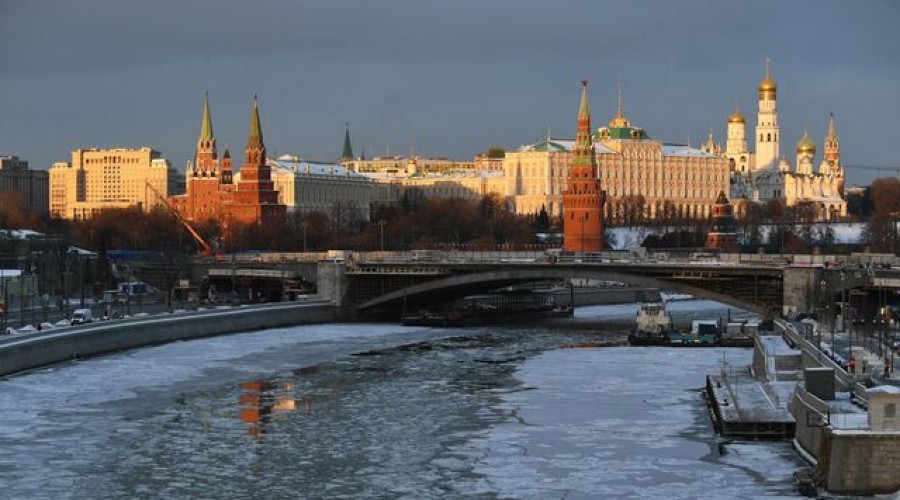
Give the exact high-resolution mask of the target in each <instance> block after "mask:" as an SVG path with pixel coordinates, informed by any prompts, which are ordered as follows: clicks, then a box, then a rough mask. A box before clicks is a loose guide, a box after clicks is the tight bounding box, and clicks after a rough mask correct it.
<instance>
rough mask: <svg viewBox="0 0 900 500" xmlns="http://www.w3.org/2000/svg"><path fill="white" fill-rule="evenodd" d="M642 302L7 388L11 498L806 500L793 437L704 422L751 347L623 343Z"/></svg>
mask: <svg viewBox="0 0 900 500" xmlns="http://www.w3.org/2000/svg"><path fill="white" fill-rule="evenodd" d="M716 307H717V306H714V305H712V304H710V303H706V302H704V301H691V302H688V303H683V304H673V309H675V315H676V322H677V321H678V315H679V314H681V315H682V316H683V317H688V316H689V315H690V314H700V315H703V314H706V315H707V317H709V315H710V313H715V314H719V313H721V314H722V315H724V312H722V311H721V310H718V309H715V308H716ZM698 310H699V311H700V312H698ZM633 311H634V309H633V308H628V307H624V308H623V307H618V308H615V307H590V308H581V309H579V310H578V311H576V318H575V319H574V320H568V321H561V322H557V323H552V324H545V325H535V326H524V327H523V326H519V327H501V328H497V327H492V328H467V329H428V328H413V327H401V326H396V325H384V324H378V325H374V324H333V325H318V326H302V327H297V328H288V329H278V330H268V331H263V332H253V333H246V334H240V335H232V336H227V337H218V338H210V339H202V340H196V341H191V342H180V343H175V344H169V345H164V346H159V347H152V348H147V349H141V350H135V351H129V352H125V353H120V354H115V355H111V356H105V357H101V358H94V359H89V360H85V361H81V362H77V363H68V364H62V365H57V366H54V367H52V368H48V369H45V370H40V371H36V372H32V373H28V374H24V375H20V376H16V377H10V378H7V379H0V498H15V499H18V498H67V497H68V498H411V499H412V498H415V499H419V498H460V497H466V498H472V497H475V498H661V497H664V498H726V497H727V498H756V497H775V496H784V497H793V496H795V494H794V491H793V488H792V485H791V482H790V476H791V473H792V472H793V471H794V470H795V469H797V468H798V467H801V466H802V465H803V463H802V462H801V461H800V460H799V459H798V458H797V456H796V454H795V453H794V452H793V450H792V449H791V448H790V446H789V445H788V444H787V443H721V442H719V441H718V440H717V439H716V437H715V435H714V433H713V430H712V428H711V426H710V424H709V421H708V418H707V416H706V410H705V407H704V404H703V400H702V398H701V395H700V388H701V387H702V385H703V383H704V376H705V375H706V374H707V373H711V372H714V371H716V370H718V369H719V367H720V365H721V363H722V362H723V359H727V361H728V362H731V363H736V364H741V363H747V362H748V361H749V357H750V351H749V350H741V349H730V350H727V351H726V350H722V349H666V348H631V347H623V346H620V345H618V344H619V343H620V341H621V339H622V337H623V328H622V327H623V326H624V325H628V324H629V322H630V321H631V320H632V319H633ZM598 321H602V322H603V325H602V326H592V325H596V323H597V322H598Z"/></svg>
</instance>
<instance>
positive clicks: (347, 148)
mask: <svg viewBox="0 0 900 500" xmlns="http://www.w3.org/2000/svg"><path fill="white" fill-rule="evenodd" d="M344 125H345V129H344V151H343V152H342V153H341V160H352V159H353V146H351V145H350V124H349V123H345V124H344Z"/></svg>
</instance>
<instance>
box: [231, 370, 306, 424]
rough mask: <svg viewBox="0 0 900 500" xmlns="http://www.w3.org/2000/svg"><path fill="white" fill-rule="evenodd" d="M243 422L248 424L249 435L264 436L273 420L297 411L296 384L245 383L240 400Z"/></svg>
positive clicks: (242, 386) (242, 385) (256, 381)
mask: <svg viewBox="0 0 900 500" xmlns="http://www.w3.org/2000/svg"><path fill="white" fill-rule="evenodd" d="M238 407H239V409H240V416H241V421H242V422H244V423H245V424H247V426H248V427H247V435H249V436H254V437H257V436H262V435H263V434H265V433H266V427H267V426H268V425H269V423H270V422H271V421H272V419H273V418H278V415H279V414H281V413H284V412H295V411H297V400H296V399H295V398H294V384H293V383H291V382H288V381H285V382H279V383H271V382H263V381H261V380H254V381H250V382H243V383H242V384H241V394H240V396H239V398H238Z"/></svg>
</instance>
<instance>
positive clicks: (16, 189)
mask: <svg viewBox="0 0 900 500" xmlns="http://www.w3.org/2000/svg"><path fill="white" fill-rule="evenodd" d="M49 193H50V187H49V174H48V173H47V171H46V170H29V168H28V162H27V161H24V160H20V159H19V157H18V156H7V155H0V203H16V204H17V206H16V207H15V208H17V209H21V210H25V211H27V212H29V213H32V214H35V215H37V216H38V217H45V216H46V215H47V213H48V209H49V202H48V200H49ZM0 208H4V207H0ZM10 208H12V207H10Z"/></svg>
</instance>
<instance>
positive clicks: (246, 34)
mask: <svg viewBox="0 0 900 500" xmlns="http://www.w3.org/2000/svg"><path fill="white" fill-rule="evenodd" d="M898 24H900V5H898V4H896V3H895V2H891V1H872V2H866V3H863V4H854V3H850V2H840V1H822V2H819V1H816V2H813V1H797V2H778V1H759V2H737V1H721V2H711V1H686V2H678V3H672V2H668V1H664V0H656V1H646V2H637V3H627V4H623V3H621V2H616V3H614V2H601V3H594V2H590V3H589V2H575V1H561V2H538V1H533V0H522V1H516V2H512V1H509V2H506V1H495V2H477V1H475V0H461V1H456V2H452V3H439V2H422V1H420V0H387V1H384V2H367V1H365V0H353V1H351V0H347V1H341V0H337V1H334V0H332V1H325V0H320V1H315V0H313V1H309V2H300V3H295V2H290V1H287V0H270V1H262V2H257V3H254V4H247V3H246V2H241V1H238V0H219V1H212V0H196V1H192V2H180V1H177V0H159V1H155V2H143V3H139V2H121V1H119V0H82V1H80V2H77V3H73V2H65V1H61V0H48V1H45V2H28V1H25V0H6V1H4V2H3V5H2V6H0V31H2V32H3V33H4V43H3V44H0V67H3V69H4V71H3V72H2V73H0V116H2V119H0V154H12V155H18V156H19V157H20V158H22V159H24V160H27V161H29V163H30V165H31V167H32V168H39V169H47V168H49V167H50V165H51V164H52V163H53V162H54V161H65V160H66V159H67V158H68V157H69V155H70V152H71V151H72V150H73V149H76V148H89V147H98V148H110V147H140V146H149V147H152V148H154V149H156V150H159V151H160V152H161V153H162V155H163V156H164V157H165V158H167V159H168V160H170V161H171V162H172V165H173V166H175V167H176V168H177V169H178V170H180V171H184V165H185V162H186V161H187V160H188V159H190V158H191V157H192V156H193V152H194V148H195V146H196V140H197V136H198V134H199V132H200V118H201V112H202V106H203V96H204V92H206V91H207V90H208V91H209V94H210V105H211V109H212V120H213V125H214V127H215V130H216V137H217V139H218V140H219V145H220V148H221V149H224V147H225V146H226V145H228V146H229V147H230V149H231V151H232V153H235V152H236V151H237V152H239V151H241V150H243V147H244V141H245V139H246V137H247V128H248V126H249V123H248V120H247V116H248V112H249V110H250V108H251V106H252V96H253V95H254V94H258V95H259V106H260V113H261V115H262V116H261V117H262V126H263V129H264V133H265V135H266V145H267V147H268V151H269V155H270V156H272V157H276V156H278V155H281V154H297V155H300V156H302V157H304V158H308V159H318V160H337V159H339V158H340V155H341V152H342V147H343V139H344V127H345V123H346V122H349V124H350V135H351V139H352V141H353V149H354V152H355V153H356V154H357V155H359V154H361V153H363V152H364V153H365V154H366V155H367V156H375V155H384V154H386V153H390V154H395V155H407V154H409V152H410V151H411V150H414V151H415V152H416V154H421V155H423V156H445V157H449V158H456V159H466V158H471V157H472V156H473V155H475V154H477V153H479V152H481V151H484V150H486V149H487V148H488V147H490V146H494V145H498V146H501V147H504V148H507V149H512V148H516V147H518V146H520V145H522V144H526V143H529V142H534V141H535V140H537V139H540V138H543V137H545V136H546V135H548V133H549V134H550V135H552V136H553V137H564V138H574V136H575V121H574V120H573V118H572V117H573V116H574V113H575V111H576V110H577V105H578V97H579V90H578V89H579V85H578V81H579V80H581V79H582V78H586V79H587V80H589V81H590V87H589V90H588V95H589V99H590V101H591V104H592V108H593V109H592V114H593V117H594V127H595V128H596V127H598V126H602V125H604V124H605V123H607V122H608V121H609V120H611V119H612V118H613V117H614V115H615V111H616V107H617V87H618V84H619V81H620V79H621V81H622V86H623V91H624V109H625V114H626V116H627V117H628V118H629V119H630V120H631V121H632V122H633V123H634V124H636V125H637V126H640V127H643V128H644V129H646V130H647V132H648V133H649V134H650V135H651V136H652V137H653V138H654V139H658V140H661V141H665V142H679V143H686V142H690V143H691V144H692V145H694V146H699V144H700V143H701V142H703V141H704V140H705V139H706V137H707V135H708V133H709V131H710V129H712V130H713V132H714V133H715V136H716V140H717V141H719V142H722V143H724V139H725V125H726V118H727V116H728V115H729V114H730V113H731V112H732V111H733V110H734V107H735V105H736V104H737V105H738V106H739V107H740V109H741V111H742V112H743V113H744V115H745V116H746V117H747V124H748V127H753V126H754V125H755V123H756V86H757V83H758V82H759V80H760V79H761V78H762V76H763V72H764V61H765V58H767V57H769V58H771V59H772V71H773V76H774V78H775V79H776V80H777V82H778V87H779V89H778V92H779V96H778V97H779V99H778V105H779V115H780V121H781V128H782V137H783V139H782V155H784V156H786V157H788V159H789V160H791V161H792V162H793V156H794V146H795V145H796V143H797V141H798V140H799V139H800V137H801V136H802V135H803V133H804V131H805V130H808V131H809V134H810V136H811V137H812V139H813V140H814V141H815V142H816V145H817V147H818V153H817V159H821V155H822V139H823V137H824V135H825V131H826V127H827V121H828V114H829V112H834V113H835V118H836V123H837V129H838V134H839V136H840V140H841V154H842V157H843V160H844V162H845V165H847V178H848V182H847V185H848V186H850V185H853V184H861V185H865V184H869V183H870V182H871V180H872V179H873V178H876V177H888V176H896V175H898V172H897V171H896V170H889V169H897V168H900V160H897V159H896V153H895V152H894V150H893V147H894V136H896V134H897V129H898V127H897V125H896V117H897V116H900V94H898V92H897V90H896V83H897V82H898V81H900V59H898V58H897V57H896V54H895V53H894V52H895V47H897V46H900V34H898V33H897V32H896V30H895V27H896V26H897V25H898ZM855 166H872V167H882V168H885V170H881V171H878V170H861V169H855V168H854V167H855Z"/></svg>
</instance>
